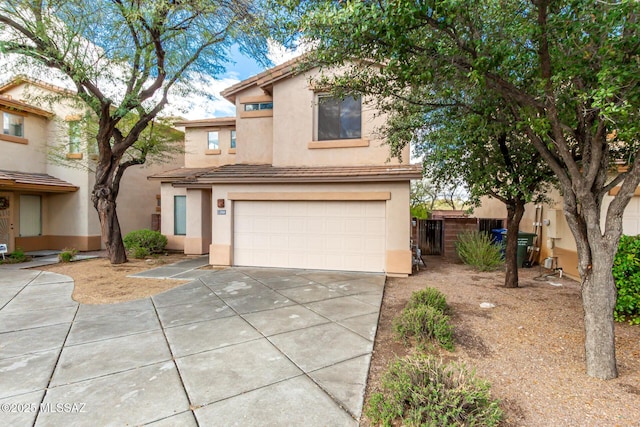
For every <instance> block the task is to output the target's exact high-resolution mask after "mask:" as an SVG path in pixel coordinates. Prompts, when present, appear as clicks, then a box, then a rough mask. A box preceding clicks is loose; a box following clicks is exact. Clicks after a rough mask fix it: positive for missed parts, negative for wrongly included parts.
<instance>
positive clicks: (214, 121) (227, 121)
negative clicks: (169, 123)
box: [174, 117, 236, 128]
mask: <svg viewBox="0 0 640 427" xmlns="http://www.w3.org/2000/svg"><path fill="white" fill-rule="evenodd" d="M235 125H236V118H235V117H215V118H211V119H199V120H184V121H181V122H175V123H174V126H184V127H186V128H197V127H229V126H235Z"/></svg>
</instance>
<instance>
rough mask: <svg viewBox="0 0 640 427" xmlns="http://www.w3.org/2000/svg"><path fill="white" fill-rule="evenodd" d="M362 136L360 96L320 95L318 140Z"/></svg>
mask: <svg viewBox="0 0 640 427" xmlns="http://www.w3.org/2000/svg"><path fill="white" fill-rule="evenodd" d="M361 137H362V103H361V99H360V96H357V97H353V96H348V97H346V98H344V99H340V98H336V97H332V96H327V95H322V96H319V97H318V141H328V140H334V139H357V138H361Z"/></svg>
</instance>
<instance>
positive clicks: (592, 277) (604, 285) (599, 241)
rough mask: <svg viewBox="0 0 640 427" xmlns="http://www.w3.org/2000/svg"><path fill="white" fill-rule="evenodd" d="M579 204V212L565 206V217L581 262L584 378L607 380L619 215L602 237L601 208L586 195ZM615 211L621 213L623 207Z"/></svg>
mask: <svg viewBox="0 0 640 427" xmlns="http://www.w3.org/2000/svg"><path fill="white" fill-rule="evenodd" d="M565 200H567V195H565ZM582 201H583V203H582V204H581V209H580V211H578V210H577V209H572V207H573V206H574V205H572V203H571V202H572V201H571V200H569V203H565V216H566V217H567V223H568V224H569V228H570V229H571V232H572V233H573V236H574V238H575V240H576V246H577V249H578V257H579V260H580V262H579V264H578V269H579V273H580V277H581V279H582V306H583V308H584V330H585V361H586V367H587V375H589V376H592V377H595V378H599V379H603V380H609V379H613V378H616V377H617V376H618V369H617V367H616V347H615V322H614V318H613V310H614V308H615V305H616V298H617V289H616V285H615V281H614V279H613V274H612V271H611V270H612V266H613V259H614V257H615V255H616V252H617V250H618V242H619V240H620V236H621V234H622V220H621V218H622V214H621V213H620V214H619V215H613V216H614V217H615V219H614V220H610V221H609V224H608V227H607V229H606V231H605V233H604V234H603V233H602V230H601V228H600V226H599V223H600V205H599V204H598V203H594V202H593V201H592V200H590V199H589V197H586V196H583V197H582ZM616 208H617V209H619V210H620V212H624V205H621V207H616ZM609 209H612V207H611V206H610V207H609ZM588 225H590V226H588Z"/></svg>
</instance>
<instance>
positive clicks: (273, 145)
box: [150, 60, 421, 275]
mask: <svg viewBox="0 0 640 427" xmlns="http://www.w3.org/2000/svg"><path fill="white" fill-rule="evenodd" d="M294 66H295V60H294V61H290V62H288V63H285V64H283V65H280V66H277V67H274V68H272V69H270V70H267V71H265V72H263V73H260V74H258V75H256V76H253V77H251V78H249V79H247V80H244V81H242V82H240V83H238V84H236V85H234V86H232V87H230V88H228V89H226V90H225V91H223V92H222V95H223V96H224V97H225V98H226V99H227V100H229V101H230V102H232V103H233V104H234V105H235V106H236V115H235V116H234V117H223V118H213V119H201V120H191V121H184V122H180V123H176V126H182V127H184V129H185V133H186V136H185V141H186V142H185V149H186V152H187V154H186V156H185V164H184V167H183V168H181V169H178V170H168V171H167V172H165V173H160V174H156V175H153V176H151V177H150V179H151V180H153V181H160V182H161V183H162V211H163V216H162V231H163V234H165V235H167V237H168V240H169V247H170V248H172V249H183V250H184V251H185V253H188V254H206V253H208V254H209V262H210V264H212V265H217V266H232V265H238V266H260V267H289V268H309V269H331V270H355V271H372V272H385V273H387V274H389V275H407V274H410V273H411V252H410V249H409V242H410V213H409V189H410V185H409V183H410V180H411V179H419V178H420V177H421V168H420V166H419V165H410V164H407V163H402V162H400V161H399V160H397V159H389V147H387V146H386V145H385V144H384V142H383V141H381V140H380V139H379V138H377V137H376V135H375V132H376V130H377V128H378V127H380V126H381V125H382V124H383V123H384V118H383V117H375V111H373V110H372V109H371V108H370V106H369V105H368V104H367V103H366V102H363V103H362V109H361V112H360V125H361V137H360V138H356V139H340V140H331V141H318V138H317V131H316V128H317V121H318V112H317V110H318V95H320V94H321V93H320V92H318V91H317V90H314V88H313V83H312V78H313V77H314V76H316V72H315V71H314V72H310V73H305V74H300V75H297V74H295V72H294ZM247 105H250V108H246V106H247ZM271 105H272V108H269V107H270V106H271ZM234 129H235V131H236V144H237V146H236V148H235V150H232V151H229V148H230V147H229V141H230V137H228V136H227V135H230V131H231V130H234ZM210 131H218V132H219V136H220V138H219V140H220V147H219V152H216V153H207V133H208V132H210ZM403 159H405V162H406V161H407V159H409V148H408V147H407V148H406V150H405V151H404V152H403ZM175 197H185V198H186V214H185V220H184V224H182V225H180V227H178V228H179V229H181V230H182V229H184V230H186V232H185V233H184V235H177V234H176V233H175V230H176V221H178V220H176V218H174V209H175V206H174V204H173V201H174V200H175V199H174V198H175ZM181 200H182V199H181ZM180 203H182V202H180ZM182 214H184V213H180V215H182Z"/></svg>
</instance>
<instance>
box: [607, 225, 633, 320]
mask: <svg viewBox="0 0 640 427" xmlns="http://www.w3.org/2000/svg"><path fill="white" fill-rule="evenodd" d="M612 273H613V278H614V279H615V281H616V288H618V299H617V301H616V308H615V310H614V313H613V315H614V317H615V319H616V321H618V322H624V321H629V323H631V324H632V325H638V324H640V236H622V237H621V238H620V243H619V245H618V252H617V253H616V256H615V258H614V261H613V269H612Z"/></svg>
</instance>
